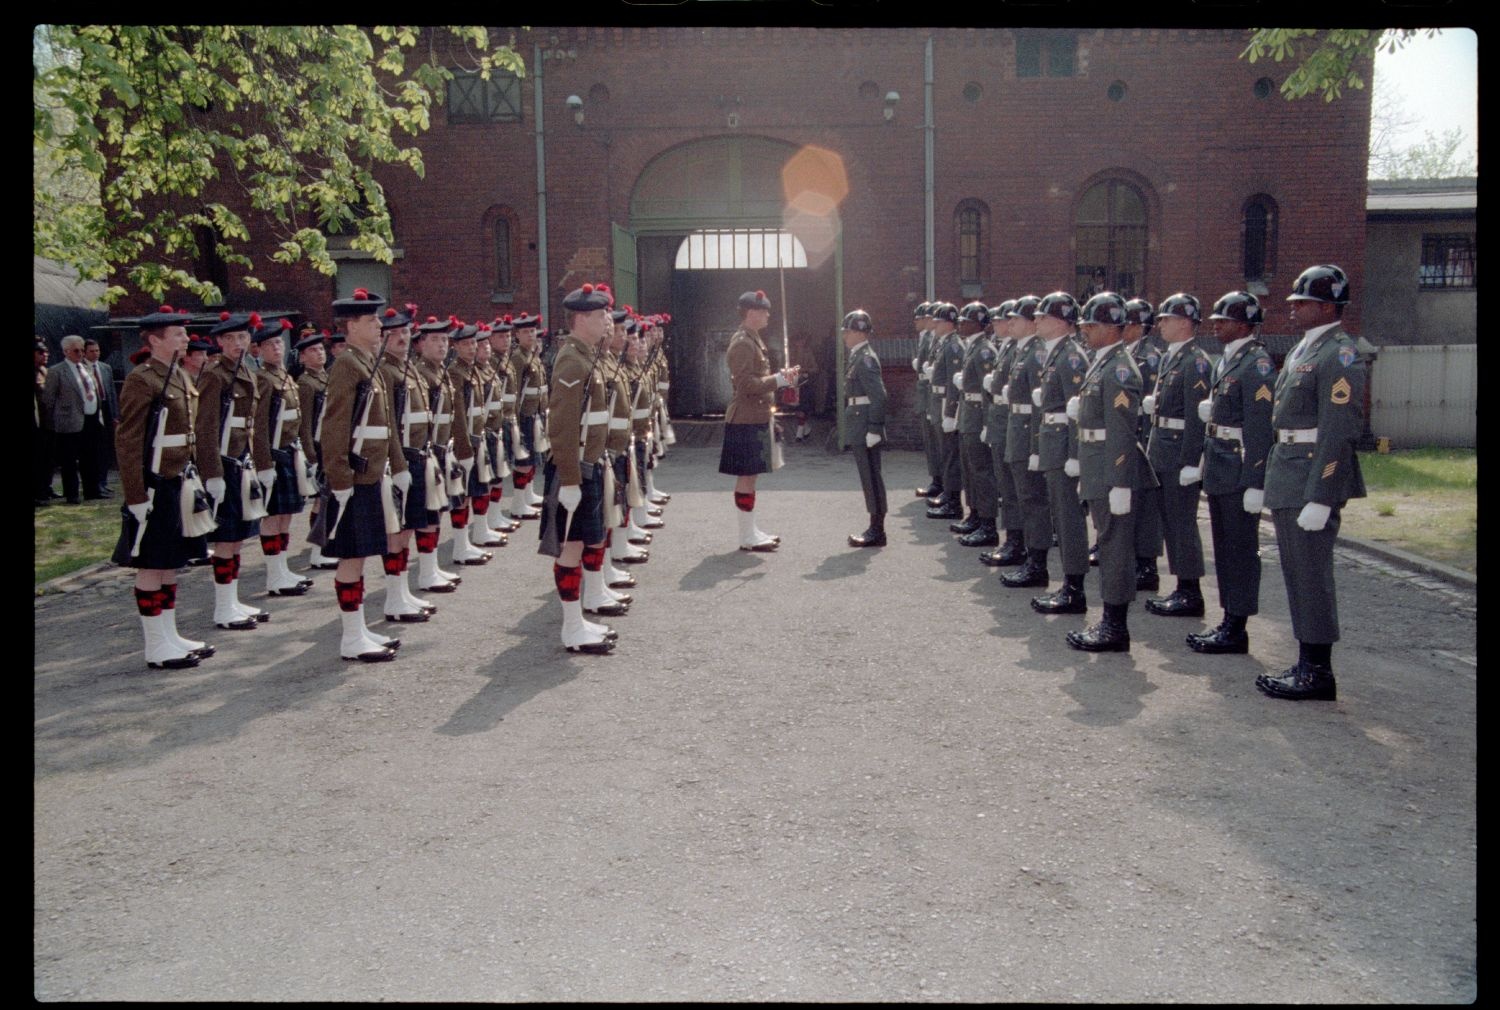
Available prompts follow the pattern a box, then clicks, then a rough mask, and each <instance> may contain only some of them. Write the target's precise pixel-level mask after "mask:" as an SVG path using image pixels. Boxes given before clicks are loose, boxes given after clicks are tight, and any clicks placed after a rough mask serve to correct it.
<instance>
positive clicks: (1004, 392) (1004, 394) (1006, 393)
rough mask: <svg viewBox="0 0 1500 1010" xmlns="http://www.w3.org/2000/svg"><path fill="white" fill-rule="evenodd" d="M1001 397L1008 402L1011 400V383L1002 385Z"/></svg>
mask: <svg viewBox="0 0 1500 1010" xmlns="http://www.w3.org/2000/svg"><path fill="white" fill-rule="evenodd" d="M1000 399H1002V400H1004V401H1005V402H1006V403H1009V402H1010V383H1008V382H1007V383H1006V384H1005V385H1003V386H1001V387H1000Z"/></svg>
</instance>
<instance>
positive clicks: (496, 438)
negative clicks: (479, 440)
mask: <svg viewBox="0 0 1500 1010" xmlns="http://www.w3.org/2000/svg"><path fill="white" fill-rule="evenodd" d="M484 444H485V445H487V446H489V450H490V472H491V473H494V474H498V473H499V472H500V461H501V460H502V459H503V460H505V461H506V462H507V463H508V462H510V457H509V456H502V455H501V454H500V453H501V449H500V433H499V432H498V431H490V430H489V429H488V428H486V429H484ZM504 481H505V478H504V477H500V476H495V477H493V478H491V480H490V483H489V486H490V487H499V486H500V485H501V484H502V483H504Z"/></svg>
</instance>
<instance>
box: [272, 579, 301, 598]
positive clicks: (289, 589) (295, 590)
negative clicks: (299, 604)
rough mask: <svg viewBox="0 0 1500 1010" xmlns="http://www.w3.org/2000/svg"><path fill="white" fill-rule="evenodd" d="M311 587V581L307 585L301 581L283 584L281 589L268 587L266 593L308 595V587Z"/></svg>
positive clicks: (274, 594) (273, 594)
mask: <svg viewBox="0 0 1500 1010" xmlns="http://www.w3.org/2000/svg"><path fill="white" fill-rule="evenodd" d="M310 588H312V583H311V582H309V583H307V585H303V584H302V583H300V582H299V583H297V584H296V585H295V586H282V587H281V588H280V589H268V590H266V595H267V596H304V595H306V593H307V591H308V589H310Z"/></svg>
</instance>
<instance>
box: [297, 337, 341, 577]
mask: <svg viewBox="0 0 1500 1010" xmlns="http://www.w3.org/2000/svg"><path fill="white" fill-rule="evenodd" d="M327 337H328V331H327V330H324V331H322V332H321V333H319V332H314V333H312V334H311V335H309V336H307V337H304V338H303V339H301V340H299V341H297V343H296V344H295V345H294V346H293V348H292V350H294V351H295V352H296V353H297V357H298V360H299V361H300V362H301V364H302V372H301V374H299V375H298V376H297V399H298V400H300V401H301V402H302V404H303V407H302V413H301V416H299V417H298V418H297V422H298V425H299V431H298V437H299V438H300V439H302V451H303V452H305V453H307V458H308V462H309V463H311V464H312V467H313V479H314V480H315V481H317V483H318V485H319V486H320V487H321V486H322V484H323V483H324V481H323V456H322V453H321V452H319V450H318V438H319V436H320V435H321V434H322V421H323V404H324V403H326V402H327V401H328V372H327V370H326V369H325V367H324V366H325V365H326V364H327V362H328V348H327V346H326V345H325V343H324V341H325V340H326V339H327ZM317 515H318V498H317V497H314V498H313V499H312V502H311V505H310V507H309V509H308V523H309V525H312V524H315V523H316V522H317ZM307 564H308V567H309V568H336V567H338V560H337V559H336V558H329V557H324V556H323V549H322V548H321V547H319V546H318V545H317V544H313V545H312V553H311V554H309V555H308V559H307Z"/></svg>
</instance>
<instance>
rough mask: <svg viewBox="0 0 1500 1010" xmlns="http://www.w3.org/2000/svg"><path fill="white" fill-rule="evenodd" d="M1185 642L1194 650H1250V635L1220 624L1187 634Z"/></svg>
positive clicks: (1229, 651)
mask: <svg viewBox="0 0 1500 1010" xmlns="http://www.w3.org/2000/svg"><path fill="white" fill-rule="evenodd" d="M1187 644H1188V648H1189V649H1192V650H1193V651H1194V652H1207V653H1242V652H1249V651H1250V636H1249V635H1247V634H1246V633H1245V632H1244V631H1232V630H1230V628H1229V627H1228V625H1224V624H1221V625H1219V626H1218V627H1217V628H1215V629H1214V630H1212V631H1205V632H1203V633H1202V634H1195V635H1189V636H1188V637H1187Z"/></svg>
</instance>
